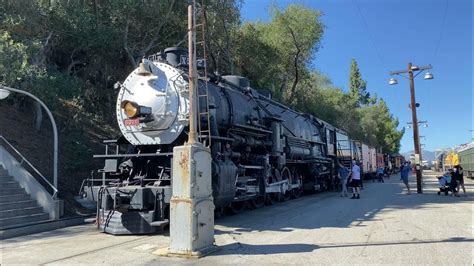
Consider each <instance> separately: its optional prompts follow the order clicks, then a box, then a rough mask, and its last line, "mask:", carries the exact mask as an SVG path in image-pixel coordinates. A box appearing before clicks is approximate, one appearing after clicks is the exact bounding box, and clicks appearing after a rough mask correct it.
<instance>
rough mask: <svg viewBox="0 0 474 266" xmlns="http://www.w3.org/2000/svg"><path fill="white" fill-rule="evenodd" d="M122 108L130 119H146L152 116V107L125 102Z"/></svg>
mask: <svg viewBox="0 0 474 266" xmlns="http://www.w3.org/2000/svg"><path fill="white" fill-rule="evenodd" d="M122 108H123V111H124V112H125V115H127V116H128V118H135V117H138V116H140V117H145V116H148V115H151V107H147V106H141V105H138V104H137V103H135V102H131V101H123V102H122Z"/></svg>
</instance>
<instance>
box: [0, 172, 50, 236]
mask: <svg viewBox="0 0 474 266" xmlns="http://www.w3.org/2000/svg"><path fill="white" fill-rule="evenodd" d="M49 220H50V217H49V214H48V213H46V212H44V211H43V208H42V207H40V206H39V205H38V203H37V202H36V200H33V199H32V198H31V196H30V195H28V193H26V191H25V189H24V188H22V187H20V184H19V183H18V182H17V181H15V179H14V178H13V176H11V175H9V174H8V171H7V170H5V169H4V168H3V167H2V166H1V165H0V230H5V229H8V228H12V227H18V226H25V225H29V224H35V223H40V222H45V221H49Z"/></svg>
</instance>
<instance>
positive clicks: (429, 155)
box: [401, 150, 435, 162]
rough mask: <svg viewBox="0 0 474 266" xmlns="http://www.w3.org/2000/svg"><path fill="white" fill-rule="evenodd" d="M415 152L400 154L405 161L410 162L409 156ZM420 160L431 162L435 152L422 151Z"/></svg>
mask: <svg viewBox="0 0 474 266" xmlns="http://www.w3.org/2000/svg"><path fill="white" fill-rule="evenodd" d="M414 153H415V151H413V150H411V151H408V152H404V153H401V154H402V155H403V157H405V159H407V160H410V155H412V154H414ZM421 153H422V158H423V161H428V162H431V161H433V160H434V159H435V152H434V151H428V150H422V151H421Z"/></svg>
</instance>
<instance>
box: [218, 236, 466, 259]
mask: <svg viewBox="0 0 474 266" xmlns="http://www.w3.org/2000/svg"><path fill="white" fill-rule="evenodd" d="M449 242H471V243H472V242H474V239H468V238H464V237H453V238H448V239H428V240H417V239H415V240H411V241H383V242H372V243H367V242H360V243H344V244H335V243H334V244H331V243H329V244H325V245H311V244H274V245H249V244H243V243H239V242H236V243H232V244H228V245H224V246H220V247H219V248H220V250H219V251H218V252H216V253H213V254H210V256H222V255H232V254H239V255H268V254H288V253H307V252H313V251H314V250H317V249H327V248H351V247H367V246H393V245H415V244H416V245H418V244H436V243H449Z"/></svg>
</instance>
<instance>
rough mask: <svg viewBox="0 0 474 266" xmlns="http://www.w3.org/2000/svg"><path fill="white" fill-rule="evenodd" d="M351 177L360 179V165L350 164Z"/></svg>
mask: <svg viewBox="0 0 474 266" xmlns="http://www.w3.org/2000/svg"><path fill="white" fill-rule="evenodd" d="M352 179H356V180H360V167H359V166H358V165H357V164H354V165H353V166H352Z"/></svg>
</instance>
